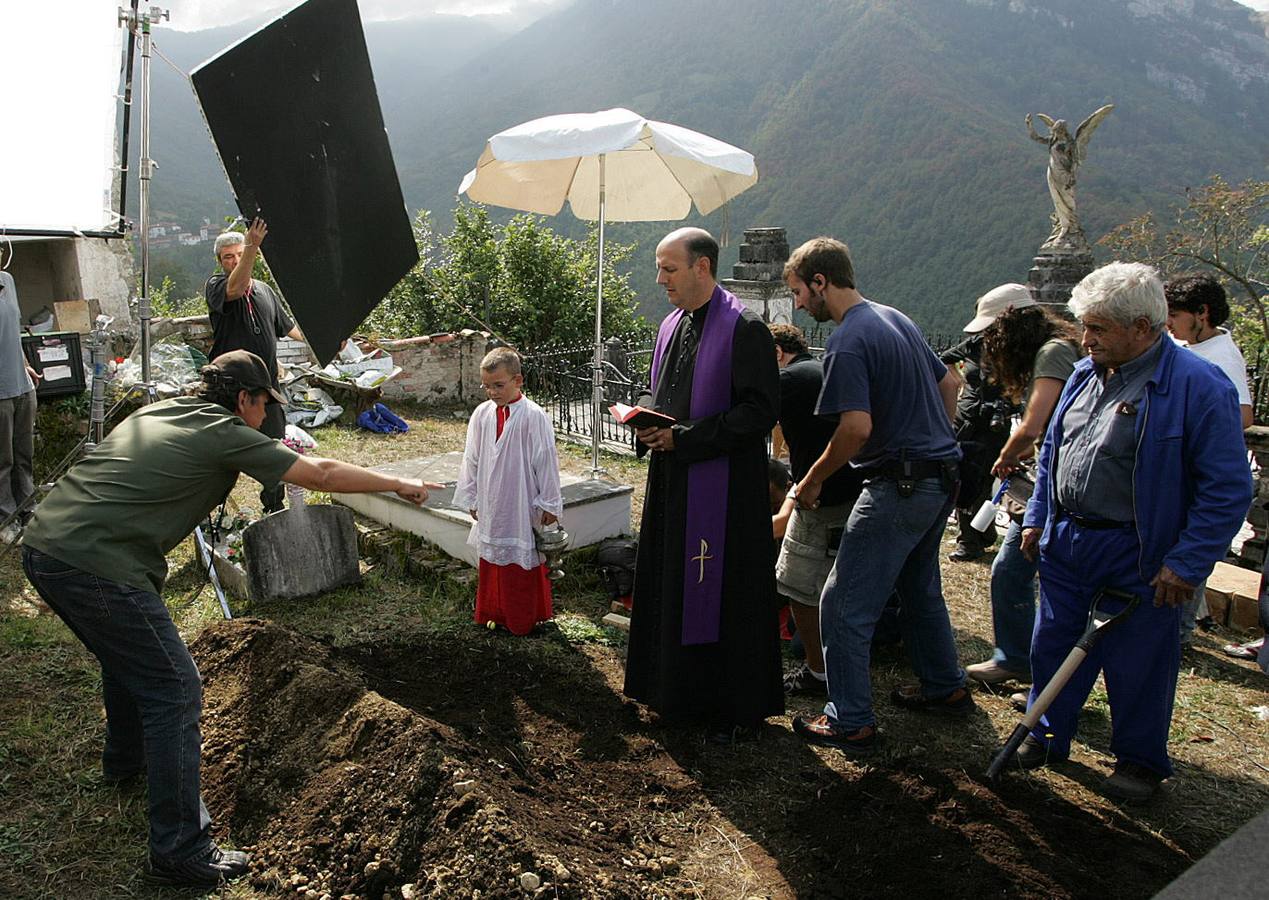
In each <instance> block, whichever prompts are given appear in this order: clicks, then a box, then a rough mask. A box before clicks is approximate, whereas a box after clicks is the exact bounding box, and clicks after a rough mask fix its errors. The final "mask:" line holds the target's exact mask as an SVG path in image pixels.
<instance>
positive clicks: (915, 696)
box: [890, 684, 974, 716]
mask: <svg viewBox="0 0 1269 900" xmlns="http://www.w3.org/2000/svg"><path fill="white" fill-rule="evenodd" d="M890 699H891V700H892V701H893V702H894V704H895V706H901V707H903V708H904V709H914V710H918V711H920V712H941V713H949V714H951V715H954V716H966V715H969V714H970V713H971V712H973V711H974V697H973V695H971V694H970V692H969V689H968V688H963V687H958V688H957V689H956V690H954V691H952V692H951V693H950V694H944V695H943V696H942V697H927V696H925V694H923V693H921V685H919V684H904V685H900V686H899V687H897V688H895V689H894V690H893V691H892V692H891V693H890Z"/></svg>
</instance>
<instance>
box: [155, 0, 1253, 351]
mask: <svg viewBox="0 0 1269 900" xmlns="http://www.w3.org/2000/svg"><path fill="white" fill-rule="evenodd" d="M1266 21H1267V19H1266V17H1265V16H1263V15H1260V14H1256V13H1254V12H1253V11H1252V10H1250V9H1247V8H1246V7H1242V6H1240V5H1239V4H1236V3H1234V2H1233V0H1115V2H1106V0H1100V2H1098V0H886V2H881V0H797V2H788V3H783V4H770V3H766V2H761V0H728V2H724V0H691V2H687V3H684V2H671V0H579V2H578V3H576V4H575V5H574V6H573V7H571V8H569V9H566V10H563V11H560V12H557V13H554V14H552V15H549V16H547V17H544V18H542V19H539V20H538V21H536V22H534V23H533V24H531V25H529V26H528V27H526V28H524V29H523V30H521V31H518V32H516V33H514V34H509V35H506V34H503V35H493V34H489V33H480V32H478V31H473V32H471V33H470V34H469V38H470V40H469V43H467V44H466V45H464V48H463V52H462V53H460V54H457V55H455V56H453V57H451V58H448V59H447V60H445V61H444V63H443V64H438V65H434V66H432V67H431V68H427V67H426V65H425V63H426V62H427V60H422V61H420V60H418V59H415V58H411V55H410V54H408V53H400V54H398V56H397V57H396V58H392V57H390V55H389V54H387V53H386V51H385V50H384V49H383V46H384V45H383V44H382V43H381V41H382V39H381V38H380V37H379V36H378V35H377V34H376V26H375V23H370V24H368V25H367V26H366V34H367V42H368V44H369V45H370V49H371V59H372V64H373V65H374V67H375V73H376V81H377V83H378V84H379V91H380V98H381V102H382V105H383V107H384V115H385V120H386V121H387V124H388V130H389V137H390V140H391V142H392V146H393V151H394V154H395V157H396V163H397V168H398V172H399V174H400V176H401V181H402V186H403V189H404V192H405V195H406V201H407V205H409V206H410V208H411V210H414V209H416V208H427V209H431V210H432V211H433V212H434V213H435V214H436V217H437V219H438V224H440V225H441V226H442V227H444V226H445V224H446V221H447V219H448V214H449V210H450V209H451V207H452V204H453V200H454V192H455V191H456V189H457V186H458V182H459V180H460V179H461V178H462V175H463V173H464V172H466V171H467V170H468V169H469V168H470V167H471V166H472V165H474V163H475V160H476V157H477V156H478V155H479V153H480V150H481V148H482V147H483V145H484V142H485V140H487V138H488V137H489V135H491V134H493V133H495V132H497V131H500V130H502V129H504V128H507V127H510V126H511V125H514V124H517V123H519V122H523V121H525V120H528V119H531V118H535V117H537V116H540V115H547V114H552V113H559V112H570V111H573V112H577V111H588V110H593V109H602V108H609V107H613V106H627V107H629V108H631V109H634V110H636V111H638V112H640V113H641V114H643V115H646V116H648V117H649V118H655V119H661V120H665V121H671V122H675V123H677V124H680V125H684V126H686V127H689V128H693V129H696V130H699V131H703V132H705V133H707V134H710V135H712V136H714V137H717V138H720V139H722V140H726V141H728V142H730V143H734V144H737V145H738V146H742V147H745V148H746V149H748V150H750V151H751V152H753V153H754V154H755V156H756V157H757V159H758V165H759V171H760V173H761V178H760V180H759V182H758V184H757V185H756V186H755V187H754V188H753V189H751V190H750V191H748V192H746V193H745V194H743V195H741V196H740V197H738V198H737V199H736V200H735V201H733V202H732V203H731V204H729V208H728V209H727V211H726V212H725V213H715V214H713V215H711V216H708V217H704V218H700V217H696V216H693V217H692V218H691V219H689V220H687V221H689V222H697V223H699V224H703V225H705V226H706V227H710V228H713V229H715V230H721V229H722V226H723V225H724V224H725V223H729V224H730V227H731V230H732V231H733V233H734V234H735V235H736V236H737V237H738V236H739V232H740V231H741V230H742V229H743V228H745V227H753V226H759V225H768V226H769V225H781V226H784V227H786V228H787V229H788V232H789V240H790V243H792V244H797V243H799V242H800V241H802V240H805V239H806V238H809V237H811V236H813V235H814V234H819V233H829V234H834V235H835V236H838V237H841V238H842V239H844V240H846V241H847V242H848V243H849V244H850V245H851V246H852V249H853V252H854V254H855V256H856V261H857V269H858V272H859V277H860V284H861V288H862V289H864V291H865V293H867V294H869V295H870V296H872V297H873V298H874V299H876V300H879V301H881V302H885V303H890V304H892V305H895V306H899V307H900V308H903V309H905V310H906V311H908V312H909V313H910V314H912V315H913V316H914V318H916V319H917V320H918V321H919V322H920V323H921V324H922V325H923V326H924V327H926V328H927V329H931V330H943V331H948V330H954V329H958V328H959V327H960V325H962V324H963V323H964V321H965V320H966V313H967V312H968V310H969V307H970V306H971V305H972V302H973V298H974V297H976V296H978V294H980V293H982V292H984V291H986V290H988V289H990V288H991V287H993V286H994V285H996V284H998V283H1000V282H1003V281H1016V280H1025V277H1026V271H1027V268H1029V266H1030V264H1031V256H1032V255H1033V254H1034V252H1035V250H1036V248H1037V247H1038V246H1039V244H1040V243H1041V242H1042V241H1043V239H1044V237H1045V236H1046V235H1047V233H1048V228H1049V224H1048V215H1049V212H1050V210H1051V206H1050V201H1049V198H1048V194H1047V190H1046V188H1045V185H1044V168H1045V165H1046V159H1047V154H1046V152H1045V149H1044V148H1043V147H1042V146H1040V145H1038V144H1035V143H1033V142H1032V141H1031V140H1029V139H1028V137H1027V134H1026V129H1025V126H1024V124H1023V118H1024V116H1025V115H1026V113H1028V112H1044V113H1047V114H1049V115H1051V116H1054V117H1057V118H1066V119H1068V120H1069V121H1071V122H1072V123H1076V122H1078V121H1080V120H1081V119H1083V118H1084V117H1085V116H1087V115H1088V114H1089V113H1091V112H1092V111H1093V110H1094V109H1096V108H1098V107H1099V106H1101V105H1103V104H1104V103H1108V102H1114V103H1115V104H1116V109H1115V111H1114V112H1113V113H1112V114H1111V116H1110V117H1109V118H1108V119H1107V120H1106V121H1105V122H1104V123H1103V125H1102V127H1101V128H1100V129H1099V131H1098V132H1097V134H1096V136H1095V137H1094V139H1093V141H1092V144H1091V146H1090V150H1089V156H1088V161H1087V162H1086V164H1085V165H1084V167H1083V168H1082V169H1081V171H1080V173H1079V175H1080V181H1079V189H1078V198H1079V204H1080V211H1081V215H1082V217H1083V219H1084V222H1085V225H1086V228H1087V230H1088V232H1089V235H1090V237H1093V238H1095V237H1096V236H1098V235H1100V234H1101V233H1104V232H1105V231H1106V230H1108V229H1109V228H1111V227H1113V226H1114V225H1115V224H1118V223H1119V222H1122V221H1125V220H1126V219H1128V218H1131V217H1132V216H1134V215H1137V214H1139V213H1140V212H1143V211H1145V210H1146V209H1150V208H1153V209H1161V208H1163V207H1165V206H1166V205H1167V204H1168V203H1170V202H1178V201H1179V199H1180V196H1181V191H1182V189H1183V188H1184V187H1186V186H1189V185H1196V184H1198V183H1201V182H1202V181H1203V180H1205V179H1206V178H1207V177H1208V176H1210V175H1211V174H1213V173H1220V174H1222V175H1224V176H1225V177H1227V178H1229V179H1230V180H1232V181H1238V180H1242V179H1243V178H1246V177H1264V172H1265V163H1266V154H1265V148H1266V147H1267V146H1269V123H1267V122H1266V120H1265V117H1264V116H1263V110H1264V109H1266V108H1269V39H1266V37H1265V23H1266ZM414 56H415V57H417V54H415V55H414ZM222 181H223V178H222ZM155 184H156V189H155V194H156V199H157V198H158V197H160V196H163V194H162V192H161V191H160V188H159V183H158V181H157V180H156V182H155ZM508 214H509V213H508ZM550 224H551V226H552V227H553V228H556V229H558V230H562V231H565V232H567V233H570V234H581V233H582V230H583V227H584V226H582V225H581V224H580V223H577V222H576V220H574V219H573V217H572V216H571V214H562V215H560V216H557V217H555V218H554V219H552V220H550ZM675 224H676V223H641V224H629V225H627V224H616V225H614V227H612V228H611V229H610V230H609V235H610V237H611V239H613V240H616V241H620V242H623V243H635V244H637V247H638V249H637V250H636V254H635V256H634V257H633V262H634V267H635V275H634V279H633V280H634V283H635V286H636V288H637V289H638V290H639V292H640V296H641V301H642V305H643V309H644V311H645V313H646V314H648V315H650V316H656V315H658V314H659V313H660V312H661V311H663V310H664V299H663V297H662V296H661V295H660V292H659V291H658V290H657V289H656V288H655V286H654V285H653V284H652V268H653V267H652V265H651V246H652V245H653V244H654V243H655V240H656V238H657V237H659V236H660V234H663V233H664V232H665V231H666V230H668V229H669V228H672V227H674V226H675ZM734 259H735V249H734V247H732V248H729V249H728V250H727V251H725V253H724V266H725V267H726V266H727V265H729V264H730V262H731V261H733V260H734Z"/></svg>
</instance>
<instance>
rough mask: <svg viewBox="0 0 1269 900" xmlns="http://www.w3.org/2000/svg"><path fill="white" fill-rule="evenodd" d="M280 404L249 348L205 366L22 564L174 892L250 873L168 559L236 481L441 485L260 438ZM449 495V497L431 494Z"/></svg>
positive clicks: (88, 482) (37, 522)
mask: <svg viewBox="0 0 1269 900" xmlns="http://www.w3.org/2000/svg"><path fill="white" fill-rule="evenodd" d="M278 402H281V396H280V395H279V394H278V392H277V391H276V389H274V388H273V386H272V378H271V377H270V372H269V370H268V368H267V367H266V366H265V364H264V362H263V360H261V359H260V358H259V357H258V356H255V355H254V354H252V353H248V352H247V351H245V350H236V351H233V352H231V353H226V354H224V355H222V356H218V357H217V358H216V359H215V360H214V361H213V362H212V364H211V365H210V366H207V367H206V368H204V369H203V384H202V386H201V388H200V390H199V392H198V395H197V396H194V397H178V398H176V399H172V400H165V401H162V402H160V403H155V404H152V405H150V406H146V407H143V408H142V409H140V410H138V411H137V412H135V413H133V414H132V415H131V416H129V417H128V418H127V419H125V420H124V421H122V422H121V423H119V425H118V426H116V427H115V429H114V430H113V431H112V432H111V433H110V434H109V436H108V437H107V438H106V439H105V440H104V441H103V442H102V443H101V444H100V445H99V446H98V447H97V448H96V449H95V450H93V451H92V452H91V453H89V454H88V455H87V456H85V457H84V458H83V459H82V460H80V461H79V462H78V463H77V464H76V465H75V466H74V467H73V468H72V469H71V470H70V471H69V472H67V473H66V475H64V476H63V477H62V478H61V480H59V481H58V482H57V485H56V486H55V487H54V488H53V490H52V492H51V493H50V494H49V495H48V497H46V498H45V499H44V501H43V502H42V503H41V504H40V505H39V507H38V508H37V509H36V512H35V516H34V518H33V519H32V520H31V523H30V525H29V526H28V527H27V529H26V534H25V536H24V538H23V545H24V549H23V555H22V564H23V568H24V569H25V570H26V575H27V578H28V579H29V580H30V582H31V584H32V585H33V586H34V587H35V589H36V590H37V591H38V592H39V594H40V596H41V597H42V598H43V599H44V601H45V602H46V603H47V604H48V605H49V607H50V608H51V609H52V610H53V611H54V612H55V613H57V615H58V616H59V617H60V618H61V619H62V620H63V621H64V622H65V623H66V624H67V626H69V627H70V629H71V631H73V632H74V633H75V636H76V637H77V638H79V639H80V641H82V642H83V644H84V645H85V646H86V647H87V648H88V649H89V650H90V651H92V653H93V655H94V656H96V657H97V660H98V662H99V663H100V664H101V685H102V694H103V698H104V701H105V707H106V739H105V749H104V751H103V753H102V775H103V777H104V779H105V780H106V781H107V782H110V783H120V782H124V781H129V780H132V779H134V778H136V777H139V776H142V775H144V777H145V778H146V780H147V782H148V787H149V804H150V857H149V867H148V868H149V872H150V875H151V876H152V877H153V878H155V879H157V880H161V881H164V882H167V883H172V884H194V885H215V884H217V883H219V882H220V881H222V880H227V879H229V878H234V877H236V876H238V875H241V874H242V873H243V872H245V871H246V869H247V855H246V854H245V853H240V852H236V851H221V850H220V849H219V848H218V847H216V845H215V844H213V843H212V840H211V827H210V826H211V820H210V819H209V817H208V815H207V810H206V808H205V807H204V806H203V802H202V799H201V794H200V790H199V746H200V735H199V727H198V718H199V713H200V711H201V709H202V688H201V684H200V681H199V675H198V669H197V668H196V667H195V665H194V660H193V659H192V658H191V657H190V653H189V650H188V649H187V648H186V646H185V642H184V641H182V640H181V636H180V634H179V633H178V632H177V630H176V626H175V625H174V624H173V623H172V619H171V616H169V615H168V611H167V608H166V607H165V606H164V605H163V599H162V597H161V594H162V590H163V582H164V579H165V578H166V576H167V562H166V560H165V556H166V554H167V553H168V551H170V550H171V549H172V548H173V547H175V546H176V545H177V544H179V543H180V542H181V541H182V540H184V539H185V538H186V537H187V536H188V535H189V534H190V532H191V531H193V529H194V527H195V526H196V525H197V524H198V523H199V522H200V521H202V520H203V519H204V518H205V517H206V516H207V514H208V513H209V512H210V511H211V510H212V509H213V508H214V507H215V506H217V505H218V504H220V503H221V502H222V501H223V500H224V499H225V497H226V496H227V495H228V493H229V491H230V489H232V488H233V486H234V483H235V482H236V481H237V479H238V474H239V473H240V472H246V473H247V474H248V475H250V476H251V477H253V478H255V479H256V480H258V481H261V482H269V481H284V482H288V483H291V484H298V485H301V486H303V487H306V488H310V489H312V490H319V491H340V492H345V493H363V492H371V491H375V492H378V491H395V492H396V493H397V494H398V495H399V496H400V497H402V498H404V499H406V500H409V501H411V502H413V503H416V504H421V503H422V502H423V501H424V500H426V499H427V496H428V491H427V489H428V487H429V485H427V484H425V483H423V482H421V481H417V480H415V479H403V478H394V477H390V476H387V475H380V474H378V473H375V472H372V471H370V470H368V469H363V468H361V467H359V466H354V465H350V464H348V463H342V462H338V461H336V460H332V459H319V458H316V457H311V456H299V455H297V454H296V453H294V452H293V451H291V450H290V449H288V448H287V447H285V446H284V445H282V444H281V443H280V442H278V441H275V440H273V439H271V438H269V437H266V436H265V435H263V434H261V433H260V431H259V430H258V429H259V428H260V423H261V422H263V421H264V417H265V413H266V410H267V408H268V407H269V405H270V404H274V403H278ZM430 486H431V487H439V485H430Z"/></svg>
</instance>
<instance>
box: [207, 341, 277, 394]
mask: <svg viewBox="0 0 1269 900" xmlns="http://www.w3.org/2000/svg"><path fill="white" fill-rule="evenodd" d="M210 368H213V369H218V370H220V372H221V373H222V374H223V375H225V376H226V377H228V378H232V379H233V380H234V381H236V382H238V384H239V385H241V386H242V389H243V390H248V391H254V390H263V391H268V392H269V397H270V398H271V399H272V400H273V401H274V402H276V403H282V404H285V403H286V398H285V397H283V396H282V393H281V391H279V390H277V389H276V388H274V386H273V379H272V378H271V377H270V375H269V367H268V366H266V365H265V364H264V360H262V359H261V358H260V357H258V356H256V355H255V354H254V353H252V352H251V351H250V350H230V351H229V352H228V353H222V354H220V356H218V357H216V358H215V359H213V360H212V361H211V366H210Z"/></svg>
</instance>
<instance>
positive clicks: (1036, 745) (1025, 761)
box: [1012, 734, 1066, 769]
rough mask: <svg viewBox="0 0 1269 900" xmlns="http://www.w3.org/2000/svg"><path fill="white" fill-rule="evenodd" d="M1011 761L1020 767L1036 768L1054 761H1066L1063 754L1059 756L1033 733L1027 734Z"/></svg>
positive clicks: (1049, 764) (1051, 763)
mask: <svg viewBox="0 0 1269 900" xmlns="http://www.w3.org/2000/svg"><path fill="white" fill-rule="evenodd" d="M1012 762H1014V763H1016V764H1017V766H1018V768H1020V769H1038V768H1040V767H1041V766H1051V765H1053V764H1054V763H1060V762H1066V757H1065V756H1059V755H1057V754H1056V753H1053V752H1051V751H1050V750H1049V748H1048V746H1047V745H1046V744H1044V743H1043V742H1042V741H1040V740H1038V739H1037V738H1036V737H1035V735H1031V734H1029V735H1027V736H1026V737H1025V738H1023V740H1022V745H1021V746H1020V747H1018V752H1017V753H1015V754H1014V757H1013V760H1012Z"/></svg>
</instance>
